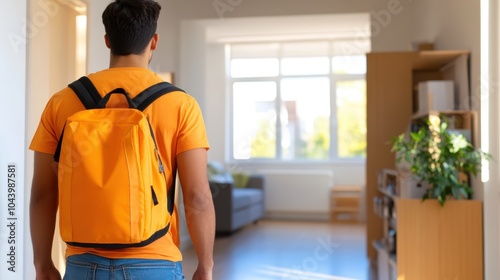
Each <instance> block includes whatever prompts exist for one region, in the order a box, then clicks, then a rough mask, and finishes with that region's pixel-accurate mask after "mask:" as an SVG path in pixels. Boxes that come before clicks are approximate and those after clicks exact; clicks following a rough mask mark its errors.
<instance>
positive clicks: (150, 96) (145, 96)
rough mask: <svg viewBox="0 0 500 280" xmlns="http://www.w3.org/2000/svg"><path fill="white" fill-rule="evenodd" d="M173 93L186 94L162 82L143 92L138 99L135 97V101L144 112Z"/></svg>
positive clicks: (137, 106)
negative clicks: (160, 99) (161, 98)
mask: <svg viewBox="0 0 500 280" xmlns="http://www.w3.org/2000/svg"><path fill="white" fill-rule="evenodd" d="M172 91H182V92H184V90H182V89H180V88H178V87H176V86H174V85H172V84H170V83H167V82H160V83H158V84H155V85H152V86H150V87H149V88H147V89H145V90H143V91H142V92H141V93H139V94H138V95H137V96H136V97H134V99H133V101H134V104H135V105H136V108H137V109H138V110H141V111H144V109H146V108H147V107H148V106H149V105H151V103H153V102H154V101H155V100H156V99H158V98H159V97H161V96H163V95H165V94H167V93H170V92H172Z"/></svg>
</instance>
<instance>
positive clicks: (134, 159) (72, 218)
mask: <svg viewBox="0 0 500 280" xmlns="http://www.w3.org/2000/svg"><path fill="white" fill-rule="evenodd" d="M69 87H70V88H71V89H73V91H74V92H75V93H76V94H77V95H78V97H79V98H80V101H81V102H82V103H83V104H84V106H85V108H86V109H87V110H83V111H79V112H77V113H75V114H73V115H71V116H70V117H69V118H68V119H67V121H66V124H65V127H64V130H63V133H62V135H61V138H60V139H59V144H58V147H57V150H56V153H55V155H54V159H55V160H56V162H58V163H59V164H58V188H59V227H60V233H61V237H62V239H63V240H64V241H65V242H66V243H67V244H69V245H73V246H80V247H91V248H110V249H120V248H127V247H141V246H146V245H148V244H150V243H152V242H153V241H155V240H157V239H158V238H160V237H162V236H164V235H165V234H166V233H167V232H168V229H169V227H170V219H171V215H172V212H173V209H174V196H175V193H174V192H175V172H176V171H175V170H173V175H172V178H173V179H172V180H173V184H172V186H171V187H170V191H169V192H168V194H167V186H166V178H165V174H164V167H163V163H162V160H161V157H160V154H159V153H158V149H157V146H156V140H155V137H154V133H153V130H152V128H151V125H150V124H149V121H148V119H147V118H146V116H145V115H144V114H143V112H142V111H143V110H144V109H145V108H146V107H147V106H149V105H150V104H151V103H152V102H153V101H154V100H156V99H157V98H159V97H160V96H162V95H164V94H167V93H169V92H171V91H182V90H181V89H179V88H176V87H174V86H173V85H171V84H169V83H166V82H162V83H159V84H156V85H153V86H151V87H149V88H148V89H146V90H144V91H143V92H141V93H140V94H138V95H137V96H136V97H135V98H133V99H131V98H130V96H129V95H128V94H127V93H126V92H125V90H124V89H122V88H117V89H115V90H113V91H111V92H110V93H108V94H107V95H105V96H104V97H101V95H100V94H99V92H98V91H97V89H96V88H95V87H94V85H93V84H92V82H91V81H90V79H88V78H87V77H82V78H80V79H79V80H77V81H75V82H73V83H71V84H70V85H69ZM113 94H121V95H124V96H125V98H126V99H127V101H128V104H129V108H106V103H107V102H108V101H109V99H110V97H111V96H112V95H113Z"/></svg>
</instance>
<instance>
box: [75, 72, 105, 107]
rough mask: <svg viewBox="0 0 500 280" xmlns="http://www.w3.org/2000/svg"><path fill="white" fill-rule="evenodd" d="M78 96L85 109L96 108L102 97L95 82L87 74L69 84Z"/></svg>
mask: <svg viewBox="0 0 500 280" xmlns="http://www.w3.org/2000/svg"><path fill="white" fill-rule="evenodd" d="M68 87H70V88H71V89H72V90H73V91H74V92H75V93H76V95H77V96H78V98H79V99H80V101H81V102H82V104H83V105H84V106H85V109H94V108H96V106H97V104H98V103H99V101H101V99H102V97H101V95H100V94H99V92H98V91H97V89H96V88H95V86H94V84H93V83H92V82H91V81H90V79H89V78H88V77H87V76H83V77H81V78H80V79H78V80H76V81H74V82H72V83H71V84H69V85H68Z"/></svg>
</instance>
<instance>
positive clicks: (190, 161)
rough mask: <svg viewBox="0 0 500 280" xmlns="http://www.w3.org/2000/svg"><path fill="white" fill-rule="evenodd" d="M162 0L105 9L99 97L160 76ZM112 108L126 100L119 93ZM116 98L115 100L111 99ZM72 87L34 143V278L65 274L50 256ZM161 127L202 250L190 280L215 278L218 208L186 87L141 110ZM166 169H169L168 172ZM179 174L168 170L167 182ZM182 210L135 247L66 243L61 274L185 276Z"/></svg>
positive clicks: (50, 108) (161, 141) (46, 116)
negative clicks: (156, 69) (155, 61)
mask: <svg viewBox="0 0 500 280" xmlns="http://www.w3.org/2000/svg"><path fill="white" fill-rule="evenodd" d="M160 9H161V7H160V5H159V4H158V3H157V2H155V1H153V0H116V1H114V2H112V3H110V4H109V5H108V6H107V8H106V9H105V11H104V12H103V15H102V20H103V23H104V26H105V30H106V35H105V43H106V46H107V47H108V48H109V49H110V51H111V54H110V67H109V69H106V70H103V71H100V72H97V73H93V74H90V75H89V76H88V77H89V78H90V80H91V81H92V83H93V84H94V85H95V86H96V88H97V89H98V91H99V93H100V94H101V96H104V95H105V94H106V93H108V92H109V91H111V90H113V89H115V88H124V89H125V90H126V91H127V92H128V93H129V94H130V95H131V97H132V98H133V97H135V96H136V95H137V94H138V93H140V92H141V91H143V90H144V89H146V88H148V87H150V86H151V85H154V84H156V83H158V82H161V79H160V78H159V77H158V76H157V75H156V74H155V73H153V72H151V71H150V70H148V65H149V62H150V60H151V58H152V55H153V51H154V50H155V49H156V48H157V45H158V35H157V34H156V26H157V20H158V17H159V13H160ZM112 101H113V102H112V103H113V104H112V105H109V103H108V107H109V106H111V107H123V105H124V104H122V103H123V102H124V98H123V100H122V99H121V98H120V97H117V98H114V99H112ZM110 102H111V101H110ZM84 109H85V108H84V106H83V105H82V104H81V102H80V101H79V99H78V97H77V96H76V94H75V93H74V92H73V91H72V90H71V89H69V88H65V89H63V90H61V91H59V92H57V93H56V94H55V95H54V96H53V97H52V98H51V99H50V101H49V102H48V104H47V106H46V108H45V110H44V112H43V114H42V117H41V121H40V124H39V126H38V128H37V131H36V133H35V136H34V138H33V140H32V142H31V145H30V149H32V150H34V151H35V166H34V177H33V183H32V190H31V201H30V225H31V236H32V243H33V253H34V265H35V270H36V279H37V280H45V279H50V280H52V279H61V276H60V273H59V271H58V270H57V269H56V267H55V265H54V263H53V261H52V258H51V249H52V240H53V234H54V229H55V221H56V213H57V209H58V186H57V182H58V179H57V172H55V170H57V168H55V166H56V164H55V162H54V159H53V155H54V153H55V151H56V147H57V143H58V140H59V137H60V136H61V133H62V130H63V127H64V124H65V121H66V119H67V118H68V117H69V116H70V115H72V114H74V113H75V112H78V111H81V110H84ZM144 114H146V116H147V117H148V119H149V120H150V122H151V126H152V128H153V130H154V131H155V134H156V140H157V142H158V148H159V152H160V155H161V157H162V158H163V159H167V161H168V164H165V166H166V168H168V167H170V168H172V166H177V169H178V174H179V178H180V181H181V185H182V191H183V196H184V205H185V209H186V219H187V225H188V229H189V232H190V235H191V239H192V241H193V244H194V247H195V250H196V253H197V256H198V267H197V270H196V271H195V273H194V275H193V278H192V279H193V280H211V279H212V269H213V242H214V232H215V215H214V208H213V203H212V197H211V193H210V189H209V186H208V182H207V175H206V162H207V150H208V147H209V146H208V141H207V137H206V132H205V125H204V123H203V118H202V115H201V112H200V109H199V106H198V104H197V103H196V101H195V100H194V99H193V98H192V97H191V96H189V95H187V94H186V93H184V92H179V91H175V92H171V93H169V94H166V95H164V96H162V97H161V98H159V99H157V100H156V101H155V102H153V103H152V104H151V105H150V106H149V107H148V108H146V109H145V110H144ZM170 171H171V170H165V174H171V172H170ZM172 180H174V178H171V176H168V175H167V182H168V183H167V186H170V184H169V183H171V182H172ZM178 227H179V224H178V214H177V213H176V211H174V214H173V217H172V221H171V226H170V230H169V232H168V234H167V235H165V236H163V237H162V238H160V239H158V240H156V241H154V242H153V243H151V244H149V245H147V246H144V247H137V248H126V249H98V248H84V247H75V246H70V245H68V247H67V250H66V258H67V259H66V260H67V261H66V273H65V276H64V279H71V280H73V279H148V280H154V279H184V276H183V274H182V268H181V264H180V262H181V260H182V256H181V252H180V250H179V233H178Z"/></svg>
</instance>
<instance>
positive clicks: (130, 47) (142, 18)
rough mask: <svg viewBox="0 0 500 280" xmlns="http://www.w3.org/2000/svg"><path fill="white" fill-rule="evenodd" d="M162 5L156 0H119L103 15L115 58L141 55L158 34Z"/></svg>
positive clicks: (110, 5) (108, 7)
mask: <svg viewBox="0 0 500 280" xmlns="http://www.w3.org/2000/svg"><path fill="white" fill-rule="evenodd" d="M160 10H161V6H160V4H158V3H157V2H156V1H153V0H115V1H114V2H112V3H110V4H109V5H108V6H107V7H106V9H105V10H104V12H103V13H102V22H103V24H104V29H105V30H106V34H107V35H108V39H109V44H110V48H111V53H112V54H114V55H129V54H141V53H143V52H144V51H145V49H146V46H147V45H148V43H149V41H150V40H151V38H153V35H154V34H155V33H156V27H157V24H158V17H159V16H160Z"/></svg>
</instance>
